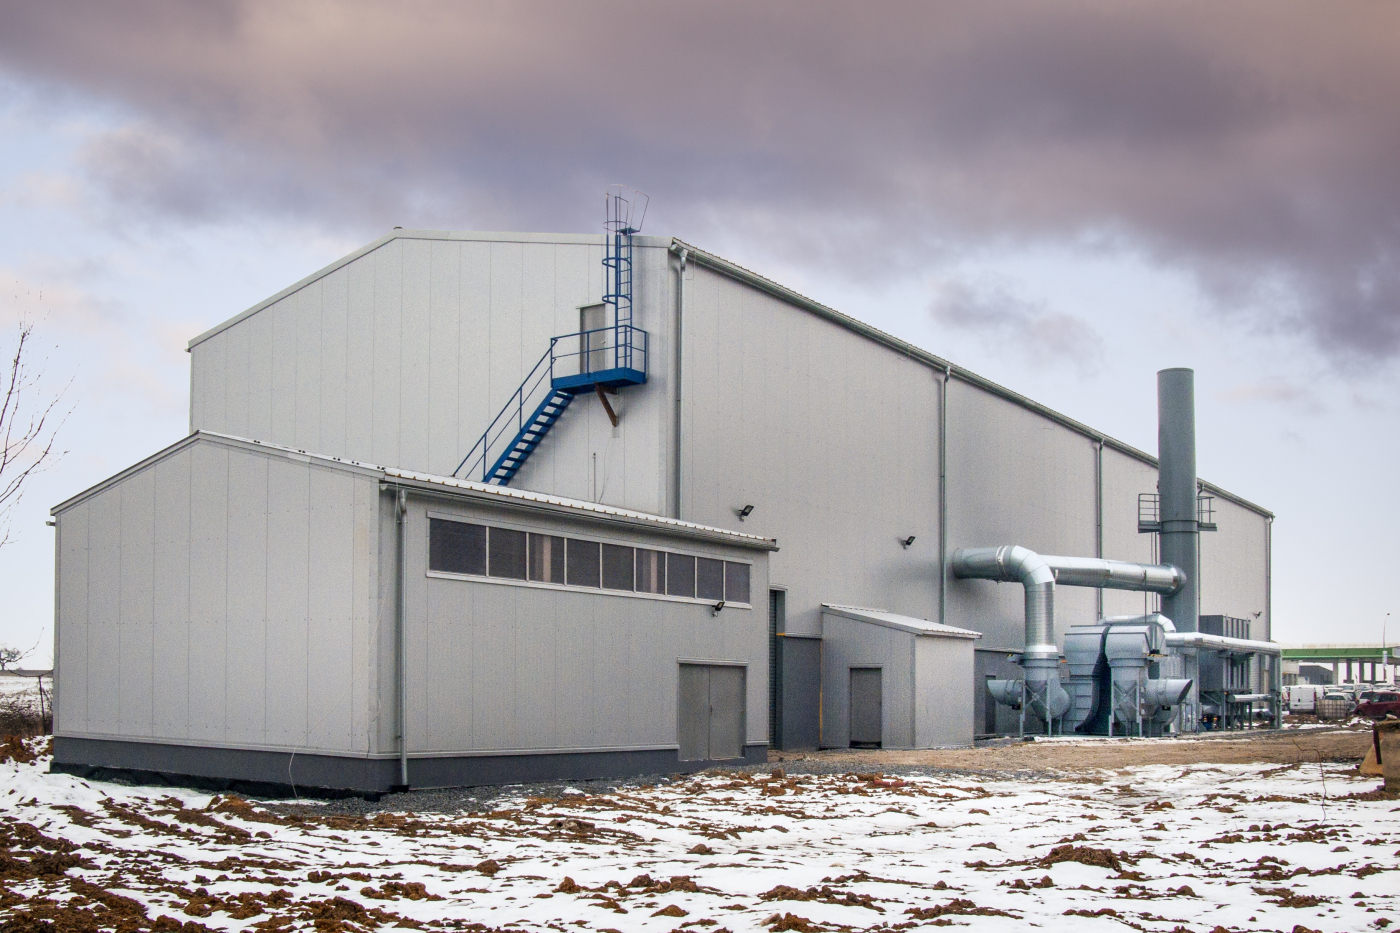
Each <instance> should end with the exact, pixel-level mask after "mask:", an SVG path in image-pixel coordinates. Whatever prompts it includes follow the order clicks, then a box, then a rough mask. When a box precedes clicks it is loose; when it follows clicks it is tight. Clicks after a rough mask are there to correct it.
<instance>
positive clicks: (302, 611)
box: [229, 455, 320, 747]
mask: <svg viewBox="0 0 1400 933" xmlns="http://www.w3.org/2000/svg"><path fill="white" fill-rule="evenodd" d="M238 456H240V457H242V456H245V455H238ZM307 473H308V469H307V467H306V466H305V465H303V464H298V463H294V462H287V461H284V460H269V461H268V465H267V512H266V519H265V520H266V522H267V562H268V566H269V567H270V568H273V572H271V573H269V574H268V576H267V651H266V654H265V655H264V660H263V663H264V664H265V665H266V666H267V709H268V712H269V715H268V718H267V733H266V734H267V741H268V742H270V743H271V744H273V745H291V746H294V747H295V746H304V745H308V744H309V742H308V735H307V721H308V718H309V715H310V709H309V706H310V699H311V698H310V695H309V694H310V691H309V679H310V666H309V660H310V657H309V654H308V642H309V639H310V632H309V630H308V621H309V620H308V616H307V608H308V607H307V588H308V585H309V576H310V569H311V568H310V566H309V563H308V552H309V549H310V541H309V538H310V531H311V529H310V527H309V523H308V517H309V515H310V509H309V505H310V502H309V501H308V500H309V495H308V489H307V485H308V476H307ZM317 533H318V534H319V533H320V529H317ZM318 702H319V701H318ZM241 708H242V707H241V704H240V705H239V706H238V707H234V706H232V705H231V708H230V717H229V719H230V722H229V725H230V731H232V728H233V726H234V719H233V716H232V713H233V711H234V709H241Z"/></svg>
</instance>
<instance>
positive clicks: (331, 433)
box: [235, 275, 358, 451]
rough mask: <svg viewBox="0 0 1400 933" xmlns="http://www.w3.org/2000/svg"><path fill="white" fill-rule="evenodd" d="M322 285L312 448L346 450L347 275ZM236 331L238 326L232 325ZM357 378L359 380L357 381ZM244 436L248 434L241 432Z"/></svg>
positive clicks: (348, 320)
mask: <svg viewBox="0 0 1400 933" xmlns="http://www.w3.org/2000/svg"><path fill="white" fill-rule="evenodd" d="M320 286H321V294H320V298H321V309H320V311H321V313H320V319H319V320H318V322H317V323H318V324H319V326H320V334H319V338H320V351H321V352H320V372H319V373H318V374H317V383H318V384H317V390H318V392H319V396H320V405H319V407H318V410H317V412H316V416H317V428H318V430H317V440H316V446H315V448H314V449H315V450H318V451H320V450H327V449H331V450H344V449H345V413H346V406H347V405H348V404H349V399H348V398H347V393H346V392H344V391H341V387H344V386H345V385H346V384H347V383H348V381H349V379H350V374H349V354H350V333H349V326H350V302H349V276H345V275H340V276H336V277H334V278H332V279H326V280H323V281H322V282H321V283H320ZM235 330H237V328H235ZM357 381H358V380H357ZM240 436H242V437H247V435H246V434H245V435H240Z"/></svg>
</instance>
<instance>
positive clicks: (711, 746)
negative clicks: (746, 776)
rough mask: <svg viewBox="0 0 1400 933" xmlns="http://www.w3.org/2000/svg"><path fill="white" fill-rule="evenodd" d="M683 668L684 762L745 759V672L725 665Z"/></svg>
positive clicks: (681, 742) (680, 741) (681, 728)
mask: <svg viewBox="0 0 1400 933" xmlns="http://www.w3.org/2000/svg"><path fill="white" fill-rule="evenodd" d="M680 667H681V670H680V697H679V710H678V714H679V715H678V721H677V742H678V744H679V745H680V759H681V761H716V760H722V759H726V758H742V757H744V669H743V668H742V667H738V666H734V665H725V664H682V665H681V666H680Z"/></svg>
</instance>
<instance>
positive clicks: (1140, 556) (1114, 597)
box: [1103, 449, 1161, 616]
mask: <svg viewBox="0 0 1400 933" xmlns="http://www.w3.org/2000/svg"><path fill="white" fill-rule="evenodd" d="M1156 491H1157V469H1156V468H1155V467H1152V466H1149V465H1148V464H1146V463H1143V462H1142V461H1140V460H1136V459H1133V458H1131V457H1127V456H1125V455H1124V454H1121V453H1118V452H1117V451H1115V450H1112V449H1106V450H1105V451H1104V452H1103V551H1104V553H1103V556H1104V557H1107V558H1110V559H1112V560H1126V561H1133V562H1135V563H1156V562H1157V559H1158V555H1157V548H1156V544H1157V536H1156V535H1154V534H1139V533H1138V495H1139V494H1140V493H1155V492H1156ZM1160 606H1161V599H1160V597H1158V596H1156V595H1154V594H1151V593H1133V592H1129V591H1126V590H1104V594H1103V607H1104V615H1108V616H1115V615H1136V614H1138V613H1143V612H1155V611H1157V609H1158V608H1159V607H1160Z"/></svg>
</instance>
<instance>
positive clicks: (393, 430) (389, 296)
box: [273, 240, 408, 467]
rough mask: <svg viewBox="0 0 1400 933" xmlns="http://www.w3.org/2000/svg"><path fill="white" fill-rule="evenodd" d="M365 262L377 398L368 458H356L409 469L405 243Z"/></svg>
mask: <svg viewBox="0 0 1400 933" xmlns="http://www.w3.org/2000/svg"><path fill="white" fill-rule="evenodd" d="M363 261H367V262H370V263H372V264H373V266H374V304H373V310H372V314H373V318H372V320H373V328H374V359H373V361H372V369H370V370H369V373H370V374H371V378H372V379H373V392H374V396H373V401H372V403H371V408H370V411H369V412H368V414H369V415H370V416H371V419H372V420H371V427H370V446H369V456H368V457H356V458H355V459H366V460H368V461H369V462H370V463H381V464H389V465H400V466H405V467H407V466H408V464H407V463H404V462H403V461H401V460H400V459H399V436H400V435H399V428H400V425H399V416H400V413H401V412H402V411H403V407H402V394H403V308H402V302H403V242H402V241H401V240H394V241H392V242H389V243H386V244H384V246H382V247H380V248H379V249H377V250H375V251H374V252H373V253H370V254H369V255H368V256H366V257H365V259H364V260H363ZM273 439H274V440H275V439H276V438H273ZM321 452H322V453H329V454H335V453H336V452H335V451H333V450H325V451H321ZM349 456H354V455H353V454H350V455H349Z"/></svg>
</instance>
